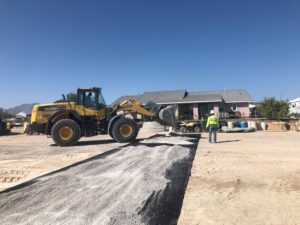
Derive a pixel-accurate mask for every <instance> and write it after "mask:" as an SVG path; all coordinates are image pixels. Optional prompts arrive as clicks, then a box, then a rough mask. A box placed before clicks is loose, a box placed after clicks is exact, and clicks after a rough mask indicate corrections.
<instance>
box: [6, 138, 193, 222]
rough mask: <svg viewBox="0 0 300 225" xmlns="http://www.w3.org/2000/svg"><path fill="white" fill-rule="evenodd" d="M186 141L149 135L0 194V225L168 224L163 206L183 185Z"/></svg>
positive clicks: (188, 151)
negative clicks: (144, 138)
mask: <svg viewBox="0 0 300 225" xmlns="http://www.w3.org/2000/svg"><path fill="white" fill-rule="evenodd" d="M151 140H152V141H151ZM189 140H190V139H187V138H186V137H157V138H156V139H155V138H153V139H150V140H148V141H144V142H143V143H137V144H136V146H129V147H124V148H122V149H120V150H118V151H115V152H114V153H113V154H110V155H108V156H107V155H106V156H104V157H102V156H100V157H98V158H94V159H92V160H90V161H87V162H84V163H82V164H79V165H75V166H73V167H71V168H68V169H66V170H63V171H60V172H57V173H54V174H51V175H47V176H44V177H41V178H39V179H37V180H35V182H34V183H33V184H31V185H27V186H25V187H23V188H21V189H18V190H13V191H9V192H3V193H0V218H1V224H3V225H10V224H24V225H25V224H28V225H29V224H30V225H34V224H41V225H46V224H51V225H53V224H64V225H67V224H70V225H71V224H72V225H74V224H89V225H92V224H97V225H101V224H103V225H111V224H118V225H122V224H127V225H128V224H130V225H135V224H151V225H153V224H164V225H165V224H173V223H175V222H174V220H173V222H172V219H169V218H167V217H168V215H169V214H170V212H171V211H174V210H173V209H171V210H169V211H168V209H167V208H168V207H174V206H172V205H174V204H173V203H172V201H178V199H177V198H180V197H179V196H176V195H178V193H179V192H180V191H182V190H184V185H185V182H186V179H187V176H188V172H187V168H188V167H190V165H191V148H188V147H187V146H185V145H186V144H187V143H190V144H194V145H195V143H196V141H195V140H193V142H189ZM151 142H152V143H156V144H155V145H151ZM159 142H161V143H168V145H164V144H159V145H157V143H159ZM172 143H173V145H170V144H172ZM180 144H183V145H184V146H181V145H180ZM187 161H188V162H187ZM172 171H173V173H174V174H173V173H172ZM180 173H184V174H183V175H182V178H180V179H181V181H180V182H179V183H180V185H178V184H179V183H176V182H175V183H176V184H175V185H174V182H173V181H174V179H173V178H174V177H175V178H176V179H178V177H180ZM174 175H175V176H174ZM172 177H173V178H172ZM176 179H175V180H176ZM172 180H173V181H172ZM179 187H180V188H179ZM178 191H179V192H178ZM172 194H173V195H175V197H174V196H173V199H172V196H171V195H172ZM181 194H182V193H181ZM170 199H171V200H170ZM179 200H180V199H179ZM175 211H176V210H175ZM168 213H169V214H168ZM171 214H172V212H171ZM177 216H178V215H177Z"/></svg>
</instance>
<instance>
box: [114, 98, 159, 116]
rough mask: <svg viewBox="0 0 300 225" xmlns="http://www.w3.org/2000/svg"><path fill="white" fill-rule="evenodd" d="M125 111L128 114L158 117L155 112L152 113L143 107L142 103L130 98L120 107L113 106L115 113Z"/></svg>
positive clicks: (119, 105)
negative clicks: (134, 113)
mask: <svg viewBox="0 0 300 225" xmlns="http://www.w3.org/2000/svg"><path fill="white" fill-rule="evenodd" d="M117 110H123V111H128V112H136V113H138V114H141V115H143V116H150V117H156V113H155V112H151V111H149V110H147V109H145V108H144V107H143V106H142V103H141V102H139V101H138V100H136V99H134V98H128V99H126V100H124V101H123V102H121V103H120V104H118V105H114V106H113V111H117Z"/></svg>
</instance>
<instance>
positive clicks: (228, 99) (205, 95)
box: [112, 89, 253, 119]
mask: <svg viewBox="0 0 300 225" xmlns="http://www.w3.org/2000/svg"><path fill="white" fill-rule="evenodd" d="M130 97H132V98H135V99H137V100H139V101H140V102H141V103H142V104H146V103H147V102H149V101H152V102H155V103H157V104H162V105H175V106H177V107H176V108H177V110H176V114H177V116H179V117H181V118H184V119H198V118H202V117H206V116H207V115H208V113H209V112H210V110H214V111H215V113H216V114H219V113H220V112H232V113H235V112H236V113H237V112H238V113H239V114H240V115H241V116H243V117H249V115H250V109H249V104H250V103H252V102H253V100H252V98H251V97H250V95H249V94H248V92H247V91H246V90H241V89H234V90H220V91H199V92H188V91H186V90H172V91H153V92H144V93H143V94H141V95H131V96H122V97H120V98H119V99H117V100H116V101H115V102H113V104H112V105H114V104H117V103H120V102H122V101H123V100H125V99H127V98H130Z"/></svg>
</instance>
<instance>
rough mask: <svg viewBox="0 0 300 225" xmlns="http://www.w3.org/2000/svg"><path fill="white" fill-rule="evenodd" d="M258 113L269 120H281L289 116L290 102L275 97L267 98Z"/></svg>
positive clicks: (260, 105) (259, 107)
mask: <svg viewBox="0 0 300 225" xmlns="http://www.w3.org/2000/svg"><path fill="white" fill-rule="evenodd" d="M258 111H259V113H260V115H261V116H263V117H266V118H268V119H276V120H279V119H281V118H283V117H285V116H287V115H288V112H289V104H288V101H283V100H276V99H275V98H274V97H272V98H265V99H264V100H263V101H262V102H261V103H260V104H259V106H258Z"/></svg>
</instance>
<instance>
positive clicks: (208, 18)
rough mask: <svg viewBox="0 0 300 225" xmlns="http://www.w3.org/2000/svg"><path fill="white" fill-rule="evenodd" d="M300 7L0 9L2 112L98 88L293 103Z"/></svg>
mask: <svg viewBox="0 0 300 225" xmlns="http://www.w3.org/2000/svg"><path fill="white" fill-rule="evenodd" d="M299 24H300V1H298V0H295V1H292V0H286V1H283V0H282V1H277V0H268V1H267V0H251V1H250V0H248V1H246V0H226V1H225V0H207V1H201V0H196V1H189V0H181V1H178V0H165V1H163V0H126V1H125V0H119V1H117V0H95V1H92V0H43V1H41V0H35V1H33V0H26V1H23V0H0V84H1V88H0V106H1V107H4V108H7V107H11V106H16V105H19V104H21V103H32V102H40V103H46V102H51V101H54V100H56V99H58V98H60V96H61V93H68V92H70V91H73V90H76V89H77V87H88V86H101V87H102V88H103V94H104V96H105V98H106V100H107V102H108V103H111V102H112V101H114V100H115V99H116V98H118V97H119V96H121V95H130V94H139V93H143V92H144V91H156V90H179V89H186V90H189V91H201V90H223V89H235V88H237V89H246V90H247V91H248V92H249V93H250V95H251V96H252V98H253V99H254V100H261V99H262V98H264V97H269V96H275V97H276V98H282V99H287V98H295V97H300V91H299V90H300V89H299V84H300V25H299Z"/></svg>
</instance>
